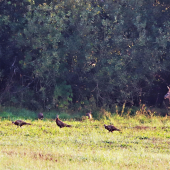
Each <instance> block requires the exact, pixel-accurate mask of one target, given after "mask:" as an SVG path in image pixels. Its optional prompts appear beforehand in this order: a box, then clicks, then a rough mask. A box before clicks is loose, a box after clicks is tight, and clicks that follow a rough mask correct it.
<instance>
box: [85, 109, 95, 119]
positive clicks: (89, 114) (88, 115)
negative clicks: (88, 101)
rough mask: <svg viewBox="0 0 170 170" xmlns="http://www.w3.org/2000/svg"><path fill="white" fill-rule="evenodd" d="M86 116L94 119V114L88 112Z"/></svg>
mask: <svg viewBox="0 0 170 170" xmlns="http://www.w3.org/2000/svg"><path fill="white" fill-rule="evenodd" d="M86 116H87V117H88V118H89V119H93V117H92V114H91V111H90V112H88V113H86Z"/></svg>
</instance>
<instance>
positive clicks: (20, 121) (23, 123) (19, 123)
mask: <svg viewBox="0 0 170 170" xmlns="http://www.w3.org/2000/svg"><path fill="white" fill-rule="evenodd" d="M12 123H13V124H15V125H17V126H20V127H21V126H23V125H31V123H26V122H24V121H23V120H16V121H15V122H12Z"/></svg>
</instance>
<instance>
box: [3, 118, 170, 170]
mask: <svg viewBox="0 0 170 170" xmlns="http://www.w3.org/2000/svg"><path fill="white" fill-rule="evenodd" d="M14 119H15V117H12V120H14ZM23 120H25V121H26V122H29V123H31V124H32V125H28V126H23V127H22V128H20V127H17V126H15V125H14V124H12V123H11V119H10V118H7V119H1V120H0V169H3V170H7V169H8V170H33V169H36V170H43V169H44V170H46V169H48V170H85V169H87V170H90V169H91V170H94V169H96V170H108V169H115V170H117V169H121V170H122V169H123V170H124V169H132V170H133V169H144V170H147V169H153V170H159V169H160V170H170V119H169V118H167V117H154V116H153V117H152V118H149V117H146V116H144V115H136V116H133V117H120V116H118V115H113V116H111V117H110V118H103V119H101V120H93V121H89V120H84V121H75V120H73V119H72V120H63V121H64V122H65V123H67V124H71V125H73V127H72V128H62V129H60V128H59V127H58V126H57V125H56V123H55V119H45V120H43V121H41V120H33V119H23ZM110 123H112V124H114V125H115V126H116V127H117V128H119V129H121V130H122V132H117V131H116V132H113V133H109V132H108V131H107V130H106V129H104V126H103V125H104V124H110Z"/></svg>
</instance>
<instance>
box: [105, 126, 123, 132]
mask: <svg viewBox="0 0 170 170" xmlns="http://www.w3.org/2000/svg"><path fill="white" fill-rule="evenodd" d="M104 127H105V129H107V130H108V131H109V132H113V131H120V130H119V129H117V128H116V127H114V126H113V125H104Z"/></svg>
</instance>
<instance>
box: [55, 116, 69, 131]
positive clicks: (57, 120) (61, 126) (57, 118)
mask: <svg viewBox="0 0 170 170" xmlns="http://www.w3.org/2000/svg"><path fill="white" fill-rule="evenodd" d="M56 124H57V125H58V126H59V127H60V128H63V127H72V126H71V125H67V124H66V123H64V122H62V121H61V120H60V119H59V116H58V115H57V116H56Z"/></svg>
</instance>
